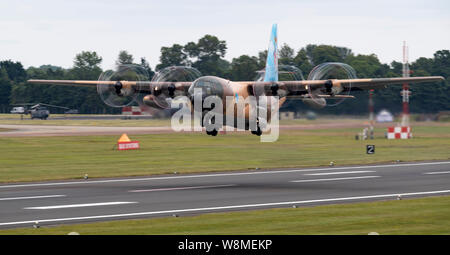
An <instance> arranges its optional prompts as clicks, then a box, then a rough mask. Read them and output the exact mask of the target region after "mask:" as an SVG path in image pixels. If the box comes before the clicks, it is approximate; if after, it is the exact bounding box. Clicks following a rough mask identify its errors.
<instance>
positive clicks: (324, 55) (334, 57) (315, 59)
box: [312, 45, 343, 65]
mask: <svg viewBox="0 0 450 255" xmlns="http://www.w3.org/2000/svg"><path fill="white" fill-rule="evenodd" d="M325 62H343V59H342V57H341V55H340V54H339V51H338V49H337V48H336V47H333V46H329V45H319V46H316V47H315V48H314V49H313V50H312V63H313V65H318V64H321V63H325Z"/></svg>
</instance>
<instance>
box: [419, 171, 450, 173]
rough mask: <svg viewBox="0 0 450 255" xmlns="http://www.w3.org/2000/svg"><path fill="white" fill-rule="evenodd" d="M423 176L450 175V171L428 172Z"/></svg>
mask: <svg viewBox="0 0 450 255" xmlns="http://www.w3.org/2000/svg"><path fill="white" fill-rule="evenodd" d="M423 174H450V171H442V172H428V173H423Z"/></svg>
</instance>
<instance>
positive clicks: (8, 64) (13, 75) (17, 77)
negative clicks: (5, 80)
mask: <svg viewBox="0 0 450 255" xmlns="http://www.w3.org/2000/svg"><path fill="white" fill-rule="evenodd" d="M0 68H4V69H5V71H6V73H7V74H8V77H9V79H10V80H12V81H14V82H23V81H25V80H26V78H27V74H26V72H25V69H24V68H23V66H22V63H20V62H13V61H11V60H5V61H1V62H0Z"/></svg>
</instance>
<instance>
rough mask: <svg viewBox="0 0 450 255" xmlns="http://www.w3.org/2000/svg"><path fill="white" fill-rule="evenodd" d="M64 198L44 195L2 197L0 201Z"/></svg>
mask: <svg viewBox="0 0 450 255" xmlns="http://www.w3.org/2000/svg"><path fill="white" fill-rule="evenodd" d="M65 196H66V195H46V196H32V197H4V198H0V201H9V200H23V199H39V198H52V197H65Z"/></svg>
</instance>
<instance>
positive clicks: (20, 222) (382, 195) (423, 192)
mask: <svg viewBox="0 0 450 255" xmlns="http://www.w3.org/2000/svg"><path fill="white" fill-rule="evenodd" d="M443 193H450V190H435V191H420V192H410V193H391V194H379V195H367V196H357V197H340V198H325V199H316V200H303V201H289V202H274V203H264V204H246V205H230V206H219V207H204V208H190V209H174V210H166V211H153V212H137V213H124V214H109V215H95V216H83V217H72V218H59V219H43V220H38V219H34V220H26V221H15V222H3V223H0V226H8V225H22V224H34V223H35V222H36V221H39V222H40V223H47V222H66V221H75V220H94V219H107V218H123V217H136V216H149V215H158V214H171V213H185V212H201V211H218V210H227V209H240V208H252V207H268V206H280V205H292V204H312V203H320V202H334V201H352V200H363V199H373V198H387V197H398V196H399V195H400V196H402V197H407V196H417V195H432V194H443Z"/></svg>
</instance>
